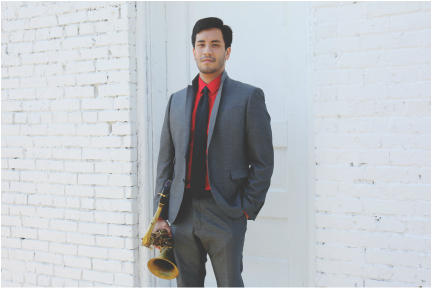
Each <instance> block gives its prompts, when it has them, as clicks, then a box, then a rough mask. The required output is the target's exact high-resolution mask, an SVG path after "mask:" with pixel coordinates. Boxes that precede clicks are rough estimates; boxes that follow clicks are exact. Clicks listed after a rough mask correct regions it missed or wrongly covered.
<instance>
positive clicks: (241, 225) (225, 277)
mask: <svg viewBox="0 0 432 289" xmlns="http://www.w3.org/2000/svg"><path fill="white" fill-rule="evenodd" d="M187 192H188V189H186V191H185V197H184V198H183V202H182V204H181V207H180V211H179V215H178V216H177V219H176V220H175V222H174V223H172V224H171V233H172V236H173V238H174V256H175V260H176V263H177V267H178V269H179V275H178V277H177V286H178V287H204V278H205V275H206V269H205V263H206V262H207V254H208V255H209V257H210V260H211V262H212V266H213V270H214V273H215V276H216V281H217V286H218V287H244V284H243V279H242V276H241V273H242V271H243V245H244V239H245V233H246V227H247V218H246V216H245V215H244V214H243V216H242V217H240V218H232V217H230V216H228V215H227V214H225V213H224V212H223V211H222V210H221V209H220V208H219V206H218V204H217V203H216V201H215V199H214V198H213V197H207V198H192V197H190V196H188V194H187ZM207 192H209V191H207Z"/></svg>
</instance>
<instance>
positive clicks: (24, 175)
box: [1, 1, 139, 287]
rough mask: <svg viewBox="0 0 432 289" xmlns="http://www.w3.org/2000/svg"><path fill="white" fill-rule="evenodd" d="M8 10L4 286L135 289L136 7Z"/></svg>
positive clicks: (66, 5)
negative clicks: (129, 288) (133, 288)
mask: <svg viewBox="0 0 432 289" xmlns="http://www.w3.org/2000/svg"><path fill="white" fill-rule="evenodd" d="M1 6H2V31H1V32H2V286H13V287H16V286H47V287H63V286H73V287H78V286H85V287H92V286H115V287H116V286H129V287H136V286H139V280H138V276H137V275H136V273H134V272H138V269H137V268H136V270H131V269H130V268H131V267H137V266H138V263H137V262H138V246H139V242H138V230H137V220H138V218H137V216H136V215H137V214H138V210H137V207H136V203H137V201H136V199H135V198H136V195H131V194H130V191H131V190H133V191H135V190H136V189H137V181H136V180H137V176H136V171H137V169H136V166H137V159H136V158H131V156H135V155H136V147H135V145H134V144H135V143H136V138H137V135H136V123H135V121H136V112H135V107H136V105H135V101H136V78H137V77H136V59H135V52H134V50H135V46H134V42H133V39H135V36H134V35H135V23H136V16H135V15H136V13H125V12H126V11H135V10H136V7H135V3H134V2H122V1H116V2H103V1H102V2H89V1H84V2H79V1H78V2H2V4H1ZM125 104H127V105H125ZM131 144H133V145H131ZM119 156H124V157H119ZM126 156H127V157H126Z"/></svg>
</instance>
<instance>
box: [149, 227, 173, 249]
mask: <svg viewBox="0 0 432 289" xmlns="http://www.w3.org/2000/svg"><path fill="white" fill-rule="evenodd" d="M162 229H166V230H167V232H168V234H169V235H170V237H171V238H172V235H171V228H170V226H168V223H167V221H165V220H162V219H159V220H157V221H156V224H155V226H154V228H153V231H152V233H156V232H157V231H159V230H162ZM155 248H157V249H159V250H160V248H159V247H156V246H155Z"/></svg>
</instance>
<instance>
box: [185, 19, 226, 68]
mask: <svg viewBox="0 0 432 289" xmlns="http://www.w3.org/2000/svg"><path fill="white" fill-rule="evenodd" d="M231 42H232V30H231V28H230V27H229V26H227V25H223V21H222V20H221V19H219V18H216V17H208V18H203V19H200V20H198V21H197V22H196V23H195V26H194V28H193V30H192V45H193V54H194V59H195V61H196V62H197V66H198V69H199V70H200V72H201V73H204V74H219V73H221V72H222V71H223V70H224V69H225V61H226V60H228V59H229V56H230V53H231ZM205 60H207V61H205Z"/></svg>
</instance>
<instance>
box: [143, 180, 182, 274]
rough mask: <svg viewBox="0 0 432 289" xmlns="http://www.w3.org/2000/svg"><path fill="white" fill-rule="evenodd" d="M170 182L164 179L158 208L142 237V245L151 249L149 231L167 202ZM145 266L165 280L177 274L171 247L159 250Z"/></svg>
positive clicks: (150, 231)
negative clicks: (157, 254)
mask: <svg viewBox="0 0 432 289" xmlns="http://www.w3.org/2000/svg"><path fill="white" fill-rule="evenodd" d="M171 184H172V181H171V180H168V181H166V182H165V185H164V187H163V190H162V192H161V193H159V195H160V199H159V205H158V208H157V210H156V213H155V214H154V216H153V219H152V220H151V222H150V225H149V227H148V228H147V232H146V234H145V235H144V237H143V239H142V245H143V246H145V247H147V248H150V249H151V250H152V249H153V248H151V247H150V246H151V245H152V242H151V238H150V237H151V233H152V231H153V229H154V226H155V225H156V222H157V220H158V218H159V215H160V213H161V211H162V208H163V206H164V205H165V204H167V202H168V198H169V192H170V189H171ZM147 267H148V269H149V270H150V272H152V273H153V274H154V275H155V276H156V277H159V278H162V279H166V280H171V279H174V278H176V277H177V276H178V274H179V271H178V268H177V264H176V262H175V259H174V252H173V249H172V248H165V249H163V250H162V251H161V252H160V254H159V256H157V257H156V258H153V259H150V260H149V261H148V262H147Z"/></svg>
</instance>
